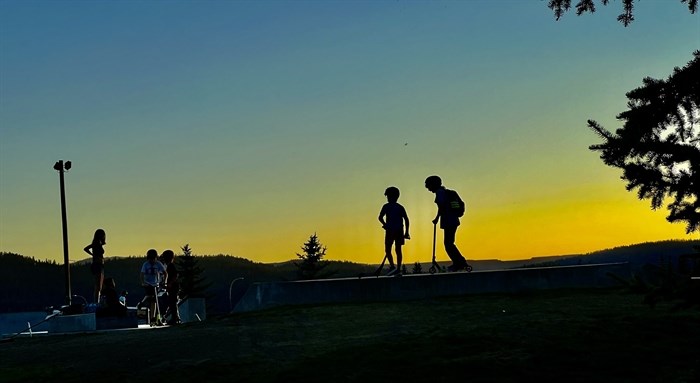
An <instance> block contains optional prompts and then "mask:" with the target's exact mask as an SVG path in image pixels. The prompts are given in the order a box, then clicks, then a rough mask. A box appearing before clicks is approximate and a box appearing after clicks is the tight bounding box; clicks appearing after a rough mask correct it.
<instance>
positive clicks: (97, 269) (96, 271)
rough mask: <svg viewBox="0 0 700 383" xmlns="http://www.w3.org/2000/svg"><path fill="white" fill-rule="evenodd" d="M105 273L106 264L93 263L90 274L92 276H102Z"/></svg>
mask: <svg viewBox="0 0 700 383" xmlns="http://www.w3.org/2000/svg"><path fill="white" fill-rule="evenodd" d="M104 271H105V264H104V263H99V262H93V263H92V264H91V265H90V272H91V273H92V275H100V274H102V273H104Z"/></svg>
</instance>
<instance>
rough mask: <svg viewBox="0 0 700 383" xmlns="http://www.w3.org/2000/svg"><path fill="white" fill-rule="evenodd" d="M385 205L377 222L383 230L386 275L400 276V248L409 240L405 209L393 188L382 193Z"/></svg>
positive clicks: (395, 188) (395, 189) (401, 257)
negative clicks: (392, 253) (394, 256)
mask: <svg viewBox="0 0 700 383" xmlns="http://www.w3.org/2000/svg"><path fill="white" fill-rule="evenodd" d="M384 195H385V196H386V199H387V203H385V204H384V206H382V209H381V210H380V211H379V217H377V218H378V219H379V222H381V224H382V227H383V228H384V231H385V234H384V251H385V254H386V255H385V256H386V258H387V260H388V261H389V272H387V274H386V275H401V263H402V261H403V253H402V251H401V246H403V244H404V243H405V241H404V240H405V239H411V236H410V235H409V234H408V227H409V221H408V214H406V209H404V207H403V206H402V205H401V204H399V203H398V202H397V201H398V200H399V195H400V192H399V189H398V188H397V187H394V186H390V187H388V188H386V190H385V191H384ZM404 221H405V222H406V231H404ZM392 246H394V250H395V251H396V266H394V259H393V257H392V255H391V247H392Z"/></svg>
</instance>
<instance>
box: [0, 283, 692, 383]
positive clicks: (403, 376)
mask: <svg viewBox="0 0 700 383" xmlns="http://www.w3.org/2000/svg"><path fill="white" fill-rule="evenodd" d="M641 300H642V297H641V296H639V295H629V294H624V293H621V292H619V291H550V292H543V293H536V294H531V295H518V296H513V295H479V296H465V297H458V298H445V299H435V300H423V301H413V302H391V303H369V304H351V305H350V304H348V305H333V306H318V307H292V308H282V309H275V310H270V311H265V312H257V313H247V314H237V315H233V316H228V317H224V318H217V319H212V320H209V321H207V322H203V323H196V324H190V325H183V326H179V327H170V328H161V329H151V330H141V331H118V332H109V333H97V334H79V335H65V336H47V337H35V338H31V339H30V338H21V339H16V340H15V341H14V342H10V343H3V344H0V382H20V381H33V382H36V381H75V382H78V381H87V380H89V381H102V382H123V381H136V380H138V381H152V382H188V381H195V380H197V381H207V382H232V381H244V382H273V381H280V382H281V381H304V382H329V381H333V382H359V381H369V380H372V381H377V380H378V379H381V380H386V381H399V380H406V381H411V382H414V381H419V382H441V381H445V382H447V381H450V382H451V381H469V382H504V381H506V382H508V381H512V382H515V381H525V380H534V381H539V382H542V381H546V382H564V381H566V382H592V381H598V382H600V381H614V382H640V381H643V382H691V381H699V380H700V342H698V341H699V340H700V326H699V324H700V311H698V310H697V309H694V310H686V311H679V312H673V311H671V310H670V307H671V306H670V305H669V306H664V305H661V306H659V307H657V308H655V309H650V308H649V307H648V306H646V305H643V304H642V303H641Z"/></svg>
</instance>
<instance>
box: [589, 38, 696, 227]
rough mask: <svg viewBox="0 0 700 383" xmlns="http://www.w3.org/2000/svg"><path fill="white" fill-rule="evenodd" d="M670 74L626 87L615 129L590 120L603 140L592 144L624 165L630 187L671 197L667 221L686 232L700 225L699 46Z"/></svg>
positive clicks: (657, 202)
mask: <svg viewBox="0 0 700 383" xmlns="http://www.w3.org/2000/svg"><path fill="white" fill-rule="evenodd" d="M693 55H694V58H693V59H692V60H691V61H690V62H689V63H688V64H687V65H686V66H685V67H683V68H675V69H674V70H673V74H672V75H671V76H669V77H668V79H666V80H658V79H653V78H650V77H647V78H645V79H644V80H643V86H641V87H639V88H637V89H634V90H632V91H630V92H628V93H627V98H628V99H629V101H628V103H627V106H628V108H629V109H628V110H626V111H624V112H622V113H620V114H619V115H618V116H617V118H618V120H621V121H624V124H623V126H622V127H621V128H619V129H617V130H616V131H615V132H614V133H613V132H610V131H608V130H606V129H605V128H603V127H602V126H601V125H600V124H599V123H597V122H596V121H593V120H588V126H589V127H590V128H591V129H593V131H594V132H596V133H597V134H598V135H599V136H600V137H601V138H602V139H603V143H601V144H596V145H591V146H590V147H589V149H590V150H593V151H597V152H600V158H601V159H602V160H603V162H604V163H605V164H606V165H609V166H612V167H617V168H620V169H622V170H623V174H622V177H621V178H622V179H623V180H625V181H626V182H627V186H626V188H627V190H628V191H632V190H634V189H636V190H637V196H638V197H639V199H648V200H650V201H651V208H652V209H653V210H656V209H658V208H660V207H661V206H663V205H664V203H667V208H668V210H669V214H668V217H667V218H666V219H667V220H668V221H669V222H684V223H685V224H686V232H687V233H688V234H690V233H692V232H695V231H698V230H700V200H698V194H699V193H700V109H699V106H698V105H699V104H700V51H695V52H694V53H693Z"/></svg>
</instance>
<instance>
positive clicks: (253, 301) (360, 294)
mask: <svg viewBox="0 0 700 383" xmlns="http://www.w3.org/2000/svg"><path fill="white" fill-rule="evenodd" d="M630 273H631V270H630V266H629V264H628V263H609V264H596V265H581V266H561V267H542V268H527V269H513V270H494V271H477V272H472V273H466V272H459V273H445V274H434V275H431V274H417V275H413V274H410V275H405V276H402V277H379V278H376V277H366V278H362V279H358V278H340V279H320V280H311V281H296V282H266V283H253V284H252V285H251V286H250V287H249V288H248V291H246V293H245V294H244V295H243V297H242V298H241V300H240V301H239V302H238V303H237V304H236V306H235V307H234V309H233V312H247V311H256V310H263V309H268V308H272V307H277V306H288V305H305V304H324V303H343V302H377V301H396V300H415V299H424V298H432V297H443V296H454V295H465V294H483V293H515V292H525V291H532V290H544V289H569V288H604V287H612V286H616V285H617V282H615V280H614V279H613V278H611V277H610V276H609V274H615V275H617V276H620V277H622V278H627V277H629V276H630Z"/></svg>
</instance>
